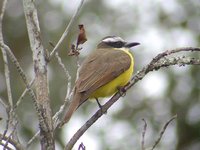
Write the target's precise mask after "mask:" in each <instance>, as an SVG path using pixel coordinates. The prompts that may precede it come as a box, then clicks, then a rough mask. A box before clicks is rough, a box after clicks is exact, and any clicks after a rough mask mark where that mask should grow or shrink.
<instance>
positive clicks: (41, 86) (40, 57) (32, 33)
mask: <svg viewBox="0 0 200 150" xmlns="http://www.w3.org/2000/svg"><path fill="white" fill-rule="evenodd" d="M23 6H24V14H25V18H26V24H27V29H28V35H29V41H30V46H31V50H32V52H33V62H34V71H35V75H36V78H35V85H36V95H37V101H36V102H37V103H36V110H37V113H38V117H39V126H40V136H41V140H40V143H41V149H42V150H44V149H55V141H54V138H53V122H52V116H51V115H52V113H51V108H50V104H49V103H50V99H49V89H48V87H49V86H48V80H47V62H46V58H45V56H46V54H45V50H44V48H43V45H42V42H41V33H40V27H39V21H38V15H37V9H36V7H35V4H34V2H33V1H32V0H23Z"/></svg>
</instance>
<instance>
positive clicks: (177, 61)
mask: <svg viewBox="0 0 200 150" xmlns="http://www.w3.org/2000/svg"><path fill="white" fill-rule="evenodd" d="M171 51H172V52H171ZM171 51H169V50H168V51H167V53H169V54H172V53H176V52H180V51H200V48H192V47H190V48H189V49H187V48H180V49H176V50H171ZM163 53H166V51H165V52H163ZM163 53H160V54H158V55H157V56H160V55H162V54H163ZM157 56H156V57H155V58H154V59H153V60H157V61H155V62H154V63H152V61H153V60H152V61H151V62H150V63H149V64H148V65H147V66H145V67H144V68H143V69H142V70H141V71H139V72H137V73H136V75H134V77H133V78H132V80H131V81H130V83H129V84H127V85H126V86H125V87H124V91H123V93H126V91H127V90H129V89H130V88H131V87H132V86H133V85H135V84H136V83H137V82H138V81H139V80H141V79H143V78H144V77H145V75H146V74H147V73H149V72H151V71H154V70H158V69H160V68H162V67H167V66H172V65H179V66H184V65H194V64H195V65H200V60H199V59H195V58H186V57H184V58H183V60H181V59H180V57H174V58H173V59H170V58H167V57H165V56H166V55H165V54H163V56H162V57H157ZM163 57H165V59H164V61H162V60H161V61H158V60H160V59H161V58H163ZM157 58H159V59H157ZM180 64H181V65H180ZM123 93H116V94H115V95H114V96H113V97H112V98H111V99H110V100H109V101H107V102H106V103H105V104H104V105H103V106H102V108H101V109H99V110H98V111H97V112H96V113H95V114H94V115H93V116H92V117H91V118H90V119H89V120H88V121H87V122H86V123H85V124H84V125H83V126H82V127H81V128H80V129H79V130H78V131H77V132H76V133H75V134H74V135H73V137H72V138H71V139H70V141H69V142H68V143H67V145H66V147H65V150H70V149H72V147H73V146H74V144H75V143H76V142H77V140H78V139H79V138H80V137H81V136H82V135H83V134H84V132H85V131H86V130H87V129H88V128H89V127H90V126H91V125H92V124H93V123H95V122H96V121H97V120H98V119H99V118H100V117H101V116H102V115H103V113H105V112H106V111H107V110H108V109H109V108H110V107H111V106H112V105H113V104H114V103H115V102H116V101H117V100H118V99H119V98H120V97H121V95H123Z"/></svg>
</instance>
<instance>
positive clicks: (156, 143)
mask: <svg viewBox="0 0 200 150" xmlns="http://www.w3.org/2000/svg"><path fill="white" fill-rule="evenodd" d="M176 118H177V115H175V116H173V117H172V118H171V119H170V120H169V121H167V122H166V123H165V125H164V127H163V128H162V130H161V132H160V135H159V137H158V139H157V140H156V141H155V143H154V145H153V147H152V148H151V150H154V149H155V147H156V146H157V145H158V143H159V142H160V140H161V139H162V136H163V134H164V133H165V130H166V129H167V127H168V125H169V124H170V123H171V122H172V121H173V120H174V119H176Z"/></svg>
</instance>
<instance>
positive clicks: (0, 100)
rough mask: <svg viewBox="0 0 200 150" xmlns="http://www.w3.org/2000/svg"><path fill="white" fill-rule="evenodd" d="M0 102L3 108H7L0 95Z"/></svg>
mask: <svg viewBox="0 0 200 150" xmlns="http://www.w3.org/2000/svg"><path fill="white" fill-rule="evenodd" d="M0 103H1V105H2V106H3V107H4V108H5V109H7V108H8V105H7V104H6V103H5V102H4V101H3V99H2V98H1V97H0Z"/></svg>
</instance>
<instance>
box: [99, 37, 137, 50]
mask: <svg viewBox="0 0 200 150" xmlns="http://www.w3.org/2000/svg"><path fill="white" fill-rule="evenodd" d="M139 44H140V43H137V42H131V43H129V42H126V41H124V40H123V39H122V38H121V37H118V36H107V37H105V38H103V39H102V40H101V42H100V43H99V44H98V48H109V47H113V48H123V47H125V48H130V47H133V46H136V45H139Z"/></svg>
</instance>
